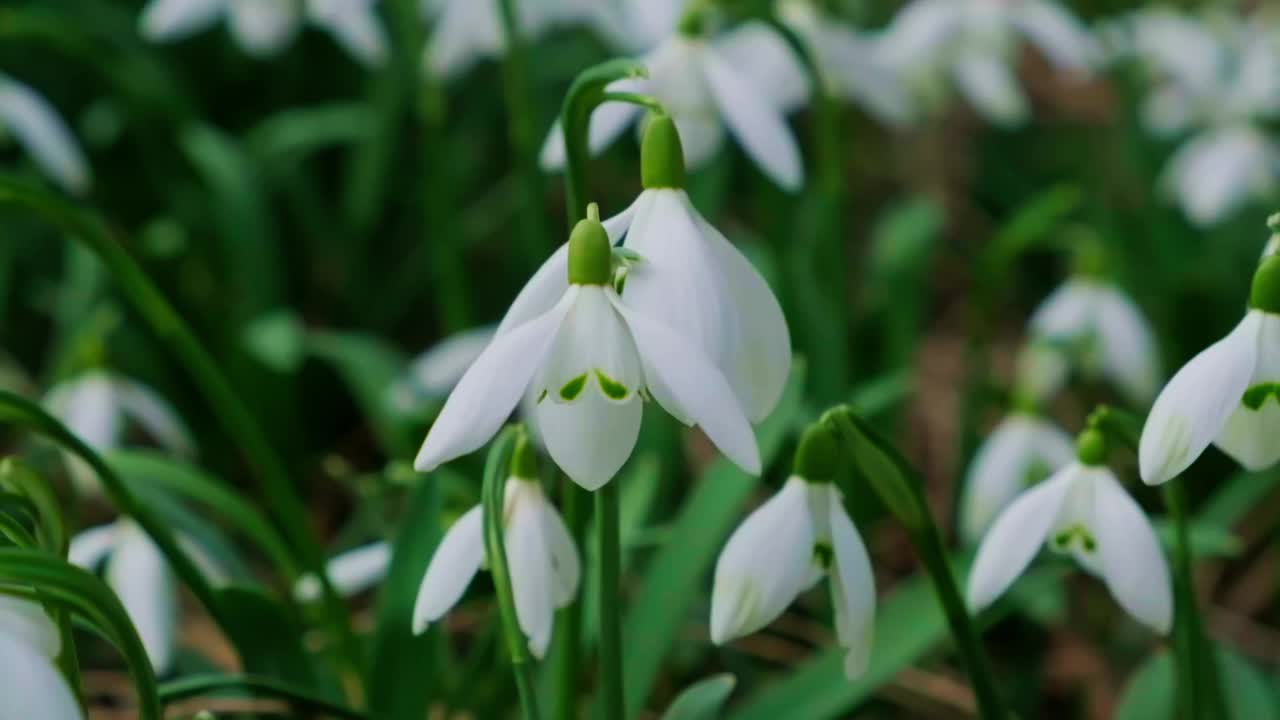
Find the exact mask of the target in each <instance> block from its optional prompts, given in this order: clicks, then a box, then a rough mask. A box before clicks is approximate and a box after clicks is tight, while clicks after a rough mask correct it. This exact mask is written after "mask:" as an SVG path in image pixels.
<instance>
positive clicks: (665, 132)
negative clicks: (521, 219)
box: [604, 116, 791, 422]
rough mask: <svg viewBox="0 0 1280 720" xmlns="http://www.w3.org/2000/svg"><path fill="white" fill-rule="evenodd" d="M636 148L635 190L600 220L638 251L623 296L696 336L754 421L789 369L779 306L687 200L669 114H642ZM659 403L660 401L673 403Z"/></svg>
mask: <svg viewBox="0 0 1280 720" xmlns="http://www.w3.org/2000/svg"><path fill="white" fill-rule="evenodd" d="M641 156H642V161H641V163H642V167H641V175H642V177H643V185H644V191H643V192H641V193H640V196H639V197H638V198H636V200H635V202H634V203H632V204H631V206H630V207H629V208H627V209H626V210H624V211H623V212H621V213H619V214H618V215H617V216H615V217H613V218H610V219H609V220H607V221H605V223H604V225H605V230H606V231H607V232H608V233H609V237H610V240H612V241H614V242H617V241H618V240H622V242H623V243H624V244H625V245H626V247H627V249H628V250H631V251H633V252H634V253H636V255H637V256H639V261H638V262H636V263H635V264H633V265H632V266H631V267H630V268H629V269H628V271H627V275H626V283H625V290H624V291H623V297H624V298H625V299H626V301H627V303H628V304H630V305H632V306H635V307H639V308H643V309H644V311H645V313H646V314H648V315H650V316H651V317H653V318H654V319H656V320H658V321H660V322H662V323H663V324H665V325H666V326H667V327H670V328H671V329H673V330H675V331H677V332H678V333H679V334H680V335H681V336H683V337H685V338H691V339H696V340H697V341H699V343H700V344H701V346H702V349H703V351H704V352H705V353H706V355H707V357H708V358H710V359H711V360H712V361H713V362H714V363H715V364H716V365H717V367H719V368H720V370H721V372H723V373H724V376H725V378H726V379H728V381H729V384H730V385H731V386H732V387H733V391H734V394H735V395H736V396H737V398H738V402H739V404H740V405H741V406H742V409H743V410H745V411H746V413H747V417H748V418H749V419H751V420H752V421H753V422H759V421H761V420H763V419H764V418H765V417H767V416H768V415H769V413H770V412H771V411H772V410H773V408H774V407H775V406H776V405H777V404H778V399H779V398H780V397H781V396H782V391H783V388H784V387H785V386H786V383H787V376H788V375H789V374H790V372H791V334H790V332H789V331H788V329H787V320H786V318H785V317H784V316H783V314H782V307H781V306H780V305H779V304H778V300H777V298H775V297H774V295H773V292H772V291H771V290H770V289H769V284H768V283H767V282H766V281H765V279H764V278H763V277H762V276H761V275H760V273H759V272H757V271H756V269H755V267H753V266H752V265H751V262H750V261H749V260H747V259H746V258H745V257H744V256H743V255H742V253H741V252H739V251H738V249H737V248H736V247H734V246H733V244H732V243H730V242H729V241H728V240H727V239H726V238H725V237H724V235H722V234H721V233H720V231H718V230H716V229H715V227H714V226H712V225H711V223H709V222H707V221H706V220H705V219H704V218H703V217H702V215H701V214H699V213H698V211H697V209H696V208H694V207H693V203H692V202H691V201H690V200H689V196H688V194H687V193H686V192H685V191H684V165H683V156H682V153H681V149H680V136H679V134H678V133H677V131H676V126H675V124H674V123H673V122H672V120H671V118H670V117H667V116H656V117H654V118H653V119H651V120H650V121H649V124H648V128H647V129H646V130H645V137H644V142H643V145H642V152H641ZM663 404H664V405H665V406H666V407H668V409H670V408H671V407H672V406H673V405H676V404H677V401H676V400H675V399H674V398H669V399H664V400H663ZM673 414H675V415H676V416H677V417H681V418H683V419H684V420H685V421H686V422H687V421H688V419H689V416H688V414H687V413H685V412H674V413H673Z"/></svg>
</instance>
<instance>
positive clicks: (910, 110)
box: [816, 25, 916, 127]
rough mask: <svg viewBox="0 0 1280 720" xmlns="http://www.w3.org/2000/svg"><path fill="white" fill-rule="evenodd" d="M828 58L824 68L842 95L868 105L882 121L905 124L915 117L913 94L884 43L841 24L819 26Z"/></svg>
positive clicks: (821, 51) (822, 50)
mask: <svg viewBox="0 0 1280 720" xmlns="http://www.w3.org/2000/svg"><path fill="white" fill-rule="evenodd" d="M819 32H820V37H819V38H816V40H817V41H818V42H820V43H821V44H822V45H823V46H824V49H820V50H819V52H820V54H821V55H822V56H824V57H826V58H827V60H826V61H825V62H824V63H823V66H822V71H823V72H824V73H825V74H826V76H827V78H828V82H832V83H834V84H835V86H836V89H837V91H838V92H839V93H840V95H841V96H843V97H845V98H848V99H850V100H854V101H856V102H858V103H861V104H862V105H864V106H865V107H866V108H867V109H868V110H870V111H871V113H872V114H874V115H875V116H876V117H878V118H879V119H880V120H881V121H882V122H885V123H888V124H890V125H894V126H897V127H903V126H906V125H908V124H909V123H911V121H912V120H913V119H914V118H915V115H916V109H915V108H914V107H913V102H912V98H911V96H910V93H909V92H908V91H907V89H906V87H904V85H903V83H902V81H901V79H900V78H899V77H898V73H897V71H895V70H894V69H893V67H892V66H891V65H890V64H889V63H888V61H887V60H885V58H884V52H883V45H881V44H880V43H877V42H876V41H874V40H872V39H870V38H864V37H860V36H859V35H858V34H856V33H855V32H853V31H852V30H849V29H848V28H845V27H843V26H840V25H833V26H829V27H823V28H819Z"/></svg>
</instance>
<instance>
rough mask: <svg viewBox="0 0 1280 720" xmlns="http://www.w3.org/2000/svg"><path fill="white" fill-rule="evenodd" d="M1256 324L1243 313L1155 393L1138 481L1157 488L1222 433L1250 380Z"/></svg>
mask: <svg viewBox="0 0 1280 720" xmlns="http://www.w3.org/2000/svg"><path fill="white" fill-rule="evenodd" d="M1260 323H1261V318H1260V317H1259V316H1258V314H1255V313H1249V314H1247V315H1245V318H1244V320H1242V321H1240V324H1239V325H1237V326H1236V328H1235V329H1234V330H1232V331H1231V333H1230V334H1229V335H1227V336H1226V337H1224V338H1223V339H1221V340H1219V341H1218V342H1216V343H1214V344H1213V345H1210V346H1209V347H1208V348H1206V349H1205V350H1203V351H1202V352H1201V353H1200V354H1199V355H1196V356H1195V357H1194V358H1192V359H1191V361H1190V362H1188V363H1187V364H1186V365H1184V366H1183V367H1182V369H1181V370H1179V371H1178V372H1177V374H1176V375H1174V376H1173V379H1172V380H1170V381H1169V384H1168V385H1165V387H1164V390H1161V391H1160V396H1159V397H1157V398H1156V402H1155V405H1154V406H1152V408H1151V414H1150V415H1148V416H1147V422H1146V424H1145V425H1144V426H1143V428H1142V442H1141V443H1140V445H1139V448H1138V466H1139V468H1140V469H1141V471H1142V480H1143V482H1145V483H1147V484H1148V485H1157V484H1159V483H1162V482H1165V481H1167V480H1169V479H1170V478H1172V477H1174V476H1175V475H1178V474H1179V473H1181V472H1182V471H1183V470H1186V469H1187V468H1188V467H1189V466H1190V465H1191V463H1193V462H1195V460H1196V458H1198V457H1200V453H1202V452H1204V450H1205V448H1207V447H1209V443H1211V442H1213V440H1214V438H1215V437H1217V436H1218V435H1219V433H1221V432H1222V429H1223V427H1224V426H1225V425H1226V422H1227V419H1228V418H1229V417H1231V413H1232V412H1234V411H1235V409H1236V408H1237V407H1238V406H1239V405H1240V398H1241V397H1243V395H1244V391H1245V390H1247V389H1248V387H1249V380H1250V378H1251V377H1252V376H1253V369H1254V364H1255V361H1256V355H1257V347H1258V335H1259V329H1260Z"/></svg>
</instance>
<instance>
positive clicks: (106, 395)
mask: <svg viewBox="0 0 1280 720" xmlns="http://www.w3.org/2000/svg"><path fill="white" fill-rule="evenodd" d="M115 387H116V386H115V382H114V380H113V379H112V378H111V376H110V375H108V374H106V373H104V372H89V373H85V374H84V375H81V376H80V377H78V378H76V379H74V380H69V381H67V382H64V383H60V384H58V385H56V386H54V388H53V389H52V390H50V391H49V396H48V398H47V399H46V400H45V407H47V408H48V409H49V412H50V413H52V414H53V415H55V416H57V418H58V419H59V420H61V421H62V423H63V424H64V425H66V426H67V429H68V430H70V431H71V432H73V433H75V435H76V437H78V438H80V439H81V440H83V441H84V443H85V444H86V445H88V446H89V447H91V448H93V449H94V450H98V451H105V450H110V449H112V448H114V447H115V446H116V444H117V443H118V442H119V438H120V431H121V429H120V413H119V407H118V405H117V399H116V391H115Z"/></svg>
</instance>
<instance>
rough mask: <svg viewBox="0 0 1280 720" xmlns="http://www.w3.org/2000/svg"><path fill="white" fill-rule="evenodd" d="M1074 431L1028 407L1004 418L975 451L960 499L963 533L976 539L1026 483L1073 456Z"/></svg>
mask: <svg viewBox="0 0 1280 720" xmlns="http://www.w3.org/2000/svg"><path fill="white" fill-rule="evenodd" d="M1072 457H1073V449H1072V446H1071V437H1070V436H1069V435H1067V434H1066V433H1065V432H1063V431H1062V430H1061V429H1059V428H1058V426H1056V425H1054V424H1053V423H1051V422H1049V421H1048V420H1045V419H1042V418H1040V417H1037V416H1036V415H1033V414H1031V413H1028V412H1015V413H1013V414H1012V415H1010V416H1009V417H1006V418H1005V419H1004V420H1001V421H1000V424H998V425H996V428H995V430H993V431H992V433H991V435H990V436H989V437H987V439H986V440H985V441H984V442H983V443H982V446H981V447H979V448H978V451H977V452H976V453H975V454H974V456H973V462H972V463H971V464H970V465H969V471H968V473H967V474H966V476H965V491H964V499H963V501H962V502H961V504H960V535H961V537H963V538H964V540H965V542H966V543H969V544H977V543H978V541H980V540H981V539H982V535H983V534H984V533H985V532H986V531H987V529H988V528H990V527H991V523H992V522H993V521H994V520H995V518H996V516H997V515H998V514H999V513H1000V511H1001V510H1003V509H1004V508H1006V507H1008V505H1009V503H1011V502H1013V500H1014V498H1016V497H1018V495H1019V494H1020V493H1021V492H1022V491H1023V490H1025V489H1026V488H1028V487H1030V486H1032V485H1034V484H1036V483H1037V482H1039V481H1041V480H1043V479H1044V478H1046V477H1048V476H1049V475H1050V474H1052V473H1053V471H1054V470H1056V469H1057V468H1060V467H1062V466H1063V465H1066V464H1067V463H1069V462H1071V458H1072Z"/></svg>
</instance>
